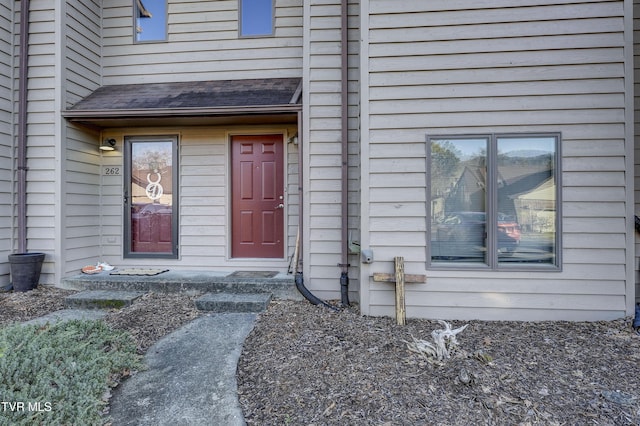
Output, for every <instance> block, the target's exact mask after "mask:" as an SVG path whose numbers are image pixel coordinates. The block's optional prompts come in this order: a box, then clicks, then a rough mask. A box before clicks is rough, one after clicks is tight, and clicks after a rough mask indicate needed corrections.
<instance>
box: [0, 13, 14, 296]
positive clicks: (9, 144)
mask: <svg viewBox="0 0 640 426" xmlns="http://www.w3.org/2000/svg"><path fill="white" fill-rule="evenodd" d="M13 5H14V2H11V3H9V4H6V3H3V4H2V5H0V287H5V286H6V285H7V284H8V283H9V281H10V277H9V264H8V257H7V256H8V255H9V254H11V252H12V251H13V250H12V249H13V235H12V234H13V229H14V218H15V215H14V211H13V206H14V196H13V188H14V174H13V169H14V167H13V141H14V130H13V113H12V111H13V105H14V103H13V90H14V87H13V76H14V66H15V63H14V61H13V49H14V46H13V19H12V17H13V16H14V13H13Z"/></svg>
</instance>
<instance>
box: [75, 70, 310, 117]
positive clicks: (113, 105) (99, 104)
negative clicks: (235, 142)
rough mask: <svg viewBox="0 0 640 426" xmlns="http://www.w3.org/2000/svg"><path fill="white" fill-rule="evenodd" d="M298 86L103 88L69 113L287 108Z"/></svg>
mask: <svg viewBox="0 0 640 426" xmlns="http://www.w3.org/2000/svg"><path fill="white" fill-rule="evenodd" d="M299 84H300V79H299V78H273V79H252V80H219V81H194V82H174V83H149V84H124V85H113V86H103V87H100V88H99V89H97V90H96V91H95V92H93V93H92V94H90V95H89V96H87V97H86V98H84V99H82V100H81V101H79V102H78V103H77V104H75V105H74V106H73V107H71V108H70V109H69V111H104V110H122V111H125V110H156V109H189V108H194V109H206V108H225V107H228V108H236V107H260V106H264V107H267V106H277V105H290V104H292V103H294V104H298V103H299V99H295V97H294V95H296V93H297V92H298V87H299ZM296 97H297V96H296Z"/></svg>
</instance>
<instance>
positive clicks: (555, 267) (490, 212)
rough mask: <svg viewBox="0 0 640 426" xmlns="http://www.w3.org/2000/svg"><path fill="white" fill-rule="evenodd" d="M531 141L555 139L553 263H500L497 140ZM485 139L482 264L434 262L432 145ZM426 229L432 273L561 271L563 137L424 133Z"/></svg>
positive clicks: (554, 133) (554, 135)
mask: <svg viewBox="0 0 640 426" xmlns="http://www.w3.org/2000/svg"><path fill="white" fill-rule="evenodd" d="M531 138H553V139H555V141H554V144H555V156H554V159H553V171H552V173H553V177H554V179H555V186H556V187H555V207H556V213H555V222H554V225H555V236H554V251H553V253H554V260H553V262H552V263H533V262H532V263H519V262H499V259H498V250H497V246H498V241H497V240H498V230H497V221H496V218H497V216H498V213H499V212H498V190H497V188H498V141H499V140H500V139H531ZM468 139H486V140H487V142H488V143H487V152H486V162H487V180H486V199H485V205H486V212H485V214H486V216H487V218H489V220H487V221H486V234H487V243H486V250H487V256H486V257H485V259H484V260H483V261H482V262H477V263H476V262H453V261H452V262H447V261H435V262H434V260H433V259H432V254H431V249H432V247H431V245H432V244H431V241H432V238H433V236H432V229H431V228H432V223H431V222H432V203H431V201H432V199H431V191H432V189H431V179H432V176H431V170H432V167H431V164H432V163H431V161H432V158H431V157H432V148H431V144H432V142H433V141H437V140H456V141H459V140H468ZM426 143H427V144H426V145H427V149H426V154H427V155H426V173H427V185H426V204H427V205H426V209H427V217H426V230H427V247H426V261H427V268H428V269H432V270H487V271H504V270H510V271H547V272H548V271H557V272H560V271H562V198H561V196H562V168H561V163H562V161H561V158H562V151H561V148H562V134H561V132H537V133H534V132H532V133H480V134H433V135H430V134H427V135H426Z"/></svg>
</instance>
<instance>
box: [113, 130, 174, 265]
mask: <svg viewBox="0 0 640 426" xmlns="http://www.w3.org/2000/svg"><path fill="white" fill-rule="evenodd" d="M177 149H178V137H177V136H152V137H140V136H136V137H126V138H125V160H124V161H125V162H124V164H125V181H124V191H123V192H124V231H125V232H124V235H125V238H124V257H125V258H142V257H144V258H170V259H175V258H177V257H178V243H177V241H178V203H177V201H178V194H177V192H178V191H177V188H178V164H177V159H178V155H177Z"/></svg>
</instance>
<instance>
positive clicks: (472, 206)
mask: <svg viewBox="0 0 640 426" xmlns="http://www.w3.org/2000/svg"><path fill="white" fill-rule="evenodd" d="M487 145H488V140H487V139H464V140H456V139H436V140H432V141H431V235H432V238H431V254H432V258H433V259H434V260H435V261H442V260H457V261H465V262H485V254H486V251H487V248H486V229H485V228H486V219H485V216H486V205H487V202H486V199H487V196H486V175H487V167H486V164H487V157H486V156H487Z"/></svg>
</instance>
